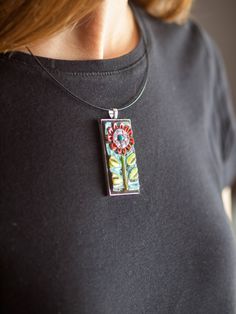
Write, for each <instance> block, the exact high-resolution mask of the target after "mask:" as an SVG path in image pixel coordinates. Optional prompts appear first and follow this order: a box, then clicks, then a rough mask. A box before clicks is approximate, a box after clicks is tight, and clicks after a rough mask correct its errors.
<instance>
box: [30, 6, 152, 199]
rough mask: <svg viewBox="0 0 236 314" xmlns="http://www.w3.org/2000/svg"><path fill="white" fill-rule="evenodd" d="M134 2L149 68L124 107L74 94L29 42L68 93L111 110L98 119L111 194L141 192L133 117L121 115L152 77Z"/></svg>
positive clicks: (36, 59)
mask: <svg viewBox="0 0 236 314" xmlns="http://www.w3.org/2000/svg"><path fill="white" fill-rule="evenodd" d="M130 5H131V7H132V8H133V12H136V13H137V14H136V17H137V20H138V22H139V23H138V24H139V29H140V30H141V35H142V36H143V40H144V45H145V52H144V54H145V55H146V61H147V66H146V71H145V76H144V79H143V81H142V84H141V87H140V89H139V91H138V93H137V94H136V95H135V96H133V97H132V98H131V100H129V101H128V104H126V105H125V106H123V107H120V108H111V109H109V108H105V107H101V106H96V105H94V104H92V103H90V102H88V101H86V100H84V99H82V98H80V97H78V96H77V95H76V94H74V93H73V92H72V91H70V90H69V89H68V88H67V87H66V86H64V85H63V84H62V83H61V82H60V81H59V80H58V79H57V78H56V77H54V76H53V75H52V74H51V73H50V72H49V71H48V69H47V68H46V67H45V66H44V65H43V64H42V63H41V62H40V60H39V59H38V58H37V57H36V56H35V55H34V54H33V53H32V51H31V50H30V49H29V48H28V47H27V46H26V49H27V50H28V51H29V53H30V54H31V55H32V57H33V58H34V60H35V61H36V62H37V63H38V65H39V66H40V67H41V68H42V69H43V70H44V71H45V72H46V73H47V74H48V75H49V76H50V77H51V78H52V79H53V80H54V81H56V82H57V84H58V85H59V86H60V87H62V88H63V89H64V90H65V91H66V92H67V93H68V94H70V95H71V96H72V97H73V98H75V99H76V100H79V101H80V102H81V101H82V102H83V103H85V104H87V105H89V106H91V107H93V108H96V109H100V110H103V111H108V114H109V117H110V118H109V119H98V122H99V129H100V136H101V143H102V151H103V161H104V170H105V176H106V186H107V194H108V195H109V196H117V195H129V194H140V179H139V173H138V167H137V158H136V151H135V147H134V137H133V130H132V126H131V120H130V119H118V112H119V111H121V110H124V109H127V108H129V107H131V106H132V105H134V104H135V103H136V102H137V101H138V100H139V99H140V97H141V96H142V94H143V92H144V90H145V88H146V85H147V81H148V73H149V55H148V43H147V32H146V30H144V28H145V27H144V23H142V20H141V17H140V16H139V12H138V11H136V8H135V6H134V5H133V3H132V2H131V1H130Z"/></svg>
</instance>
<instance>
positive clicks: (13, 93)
mask: <svg viewBox="0 0 236 314" xmlns="http://www.w3.org/2000/svg"><path fill="white" fill-rule="evenodd" d="M136 9H137V11H135V14H136V18H137V20H138V21H139V25H141V24H142V23H143V24H142V25H144V26H145V30H146V34H147V36H148V38H149V58H150V71H149V77H148V83H147V86H146V89H145V91H144V93H143V95H142V96H141V98H140V99H139V100H138V101H137V102H136V103H135V104H134V105H133V106H131V107H130V108H128V109H126V110H123V111H120V113H119V117H120V118H130V119H131V121H132V127H133V131H134V138H135V149H136V155H137V164H138V169H139V179H140V186H141V188H140V194H137V195H122V196H115V197H109V196H107V195H106V182H105V173H104V167H103V159H102V151H101V142H100V134H99V128H98V123H97V119H99V118H108V115H107V112H105V111H101V110H99V109H94V108H92V107H89V106H88V105H86V104H85V103H84V102H83V101H78V100H76V99H74V98H73V97H71V96H70V95H69V94H68V93H66V92H65V91H64V90H63V89H62V88H60V87H59V85H57V83H56V82H55V81H53V80H52V79H51V78H50V77H49V76H48V75H47V73H46V72H44V71H43V70H42V68H40V67H39V65H38V64H37V63H36V62H35V60H34V59H33V58H32V56H31V55H30V54H27V53H23V52H19V51H18V52H14V53H10V52H9V53H7V54H3V53H2V54H1V56H0V104H1V105H0V136H1V162H0V172H1V205H0V285H1V288H0V289H1V293H0V312H1V313H3V314H13V313H14V314H15V313H17V314H23V313H24V314H31V313H32V314H37V313H39V314H42V313H44V314H46V313H50V314H56V313H57V314H59V313H60V314H75V313H76V314H78V313H81V314H85V313H86V314H87V313H88V314H91V313H94V314H98V313H99V314H111V313H112V314H118V313H119V314H121V313H127V314H131V313H132V314H134V313H135V314H138V313H140V314H141V313H159V314H172V313H177V314H178V313H179V314H183V313H186V314H189V313H204V314H205V313H206V314H222V313H224V314H233V313H234V314H235V313H236V241H235V235H234V233H233V229H232V226H231V224H230V221H229V219H228V217H227V215H226V213H225V210H224V207H223V202H222V198H221V191H222V189H223V187H225V186H226V185H231V184H232V182H233V181H234V180H235V178H236V119H235V115H234V112H233V106H232V102H231V96H230V92H229V88H228V83H227V78H226V75H225V70H224V65H223V61H222V58H221V56H220V54H219V52H218V49H217V48H216V46H215V44H214V42H213V41H212V39H211V38H210V37H209V36H208V34H207V33H206V32H205V31H204V30H203V29H202V28H201V27H199V26H198V25H197V24H196V23H195V22H193V21H192V20H190V21H188V22H187V23H186V24H184V25H181V26H180V25H177V24H174V23H173V24H167V23H164V22H162V21H161V20H159V19H157V18H155V17H152V16H151V15H150V14H148V13H147V12H146V11H144V10H143V9H141V8H140V7H138V6H137V5H136ZM138 12H139V14H137V13H138ZM39 59H40V61H41V62H42V63H43V64H44V65H45V66H46V67H47V69H48V70H50V72H51V73H52V74H53V75H54V76H55V77H56V78H57V79H58V80H60V81H61V82H62V83H63V84H64V85H65V86H66V87H67V88H69V89H70V90H71V91H73V92H74V93H75V94H77V95H78V96H79V97H81V98H82V99H84V100H87V101H89V102H91V103H93V104H95V105H99V106H103V107H106V108H114V107H116V108H120V107H123V106H124V105H125V104H126V103H127V102H128V101H129V100H130V99H131V98H132V97H133V96H134V95H135V94H136V93H137V92H138V91H139V88H140V86H141V84H142V80H143V76H144V73H145V70H146V61H147V59H146V55H145V46H144V41H143V37H141V38H140V41H139V43H138V45H137V46H136V48H135V49H133V50H132V51H130V52H129V53H128V54H126V55H122V56H120V57H116V58H112V59H109V60H108V59H105V60H59V59H50V58H46V57H39Z"/></svg>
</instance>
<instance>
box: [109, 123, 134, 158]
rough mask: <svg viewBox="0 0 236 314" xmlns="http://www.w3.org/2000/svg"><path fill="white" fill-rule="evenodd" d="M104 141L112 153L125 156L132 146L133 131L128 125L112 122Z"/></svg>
mask: <svg viewBox="0 0 236 314" xmlns="http://www.w3.org/2000/svg"><path fill="white" fill-rule="evenodd" d="M106 140H107V142H108V143H109V144H110V148H111V149H112V150H113V151H114V152H116V153H118V154H120V155H121V154H122V155H126V153H127V152H128V151H130V150H131V148H132V146H133V145H134V138H133V131H132V129H131V127H130V126H129V125H125V124H124V123H122V122H121V123H120V124H118V123H117V122H114V123H113V126H110V127H108V128H107V136H106Z"/></svg>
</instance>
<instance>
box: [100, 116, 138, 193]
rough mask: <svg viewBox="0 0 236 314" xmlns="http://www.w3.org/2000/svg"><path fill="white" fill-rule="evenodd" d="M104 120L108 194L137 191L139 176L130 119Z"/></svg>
mask: <svg viewBox="0 0 236 314" xmlns="http://www.w3.org/2000/svg"><path fill="white" fill-rule="evenodd" d="M104 120H105V121H104ZM104 120H103V121H104V122H103V123H104V124H103V127H104V128H102V129H103V130H104V139H105V143H104V144H105V151H106V162H107V169H108V171H109V181H110V187H109V189H110V194H112V195H114V194H120V193H122V194H129V193H131V194H134V193H138V192H139V178H138V168H137V163H136V153H135V148H134V143H135V142H134V137H133V130H132V127H131V121H130V119H122V120H121V119H120V120H115V121H111V120H109V119H108V120H106V119H104Z"/></svg>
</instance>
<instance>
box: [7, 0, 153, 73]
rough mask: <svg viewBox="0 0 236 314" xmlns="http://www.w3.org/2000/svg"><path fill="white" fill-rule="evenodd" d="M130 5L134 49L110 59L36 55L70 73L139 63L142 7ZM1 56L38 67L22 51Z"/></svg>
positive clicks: (142, 45)
mask: <svg viewBox="0 0 236 314" xmlns="http://www.w3.org/2000/svg"><path fill="white" fill-rule="evenodd" d="M130 1H131V0H129V2H130ZM130 7H131V9H133V13H134V17H135V18H136V22H137V25H138V27H139V33H140V37H139V41H138V44H137V45H136V46H135V48H134V49H132V50H131V51H129V52H128V53H126V54H123V55H121V56H119V57H115V58H110V59H89V60H65V59H54V58H48V57H42V56H37V55H36V57H37V58H38V59H39V61H40V62H41V63H42V64H43V65H44V66H45V67H47V68H49V69H51V70H57V71H61V72H70V73H81V72H83V73H90V72H93V73H94V72H117V71H119V70H122V69H126V68H129V67H133V66H134V65H135V64H139V62H138V61H139V60H140V59H142V57H143V56H144V54H145V50H146V47H145V42H144V34H143V32H145V35H146V38H147V33H146V30H145V27H143V23H144V21H143V19H141V17H140V15H141V14H142V10H143V9H142V8H141V7H139V6H138V5H137V4H135V3H134V2H132V3H131V6H130ZM137 11H138V12H137ZM3 57H4V58H7V59H9V60H18V61H21V62H22V63H24V64H26V65H29V66H33V67H35V66H36V67H39V68H40V66H39V65H38V64H37V62H36V60H34V58H33V56H31V55H30V54H29V53H25V52H22V51H9V52H7V53H5V54H3ZM41 70H42V69H41Z"/></svg>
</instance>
